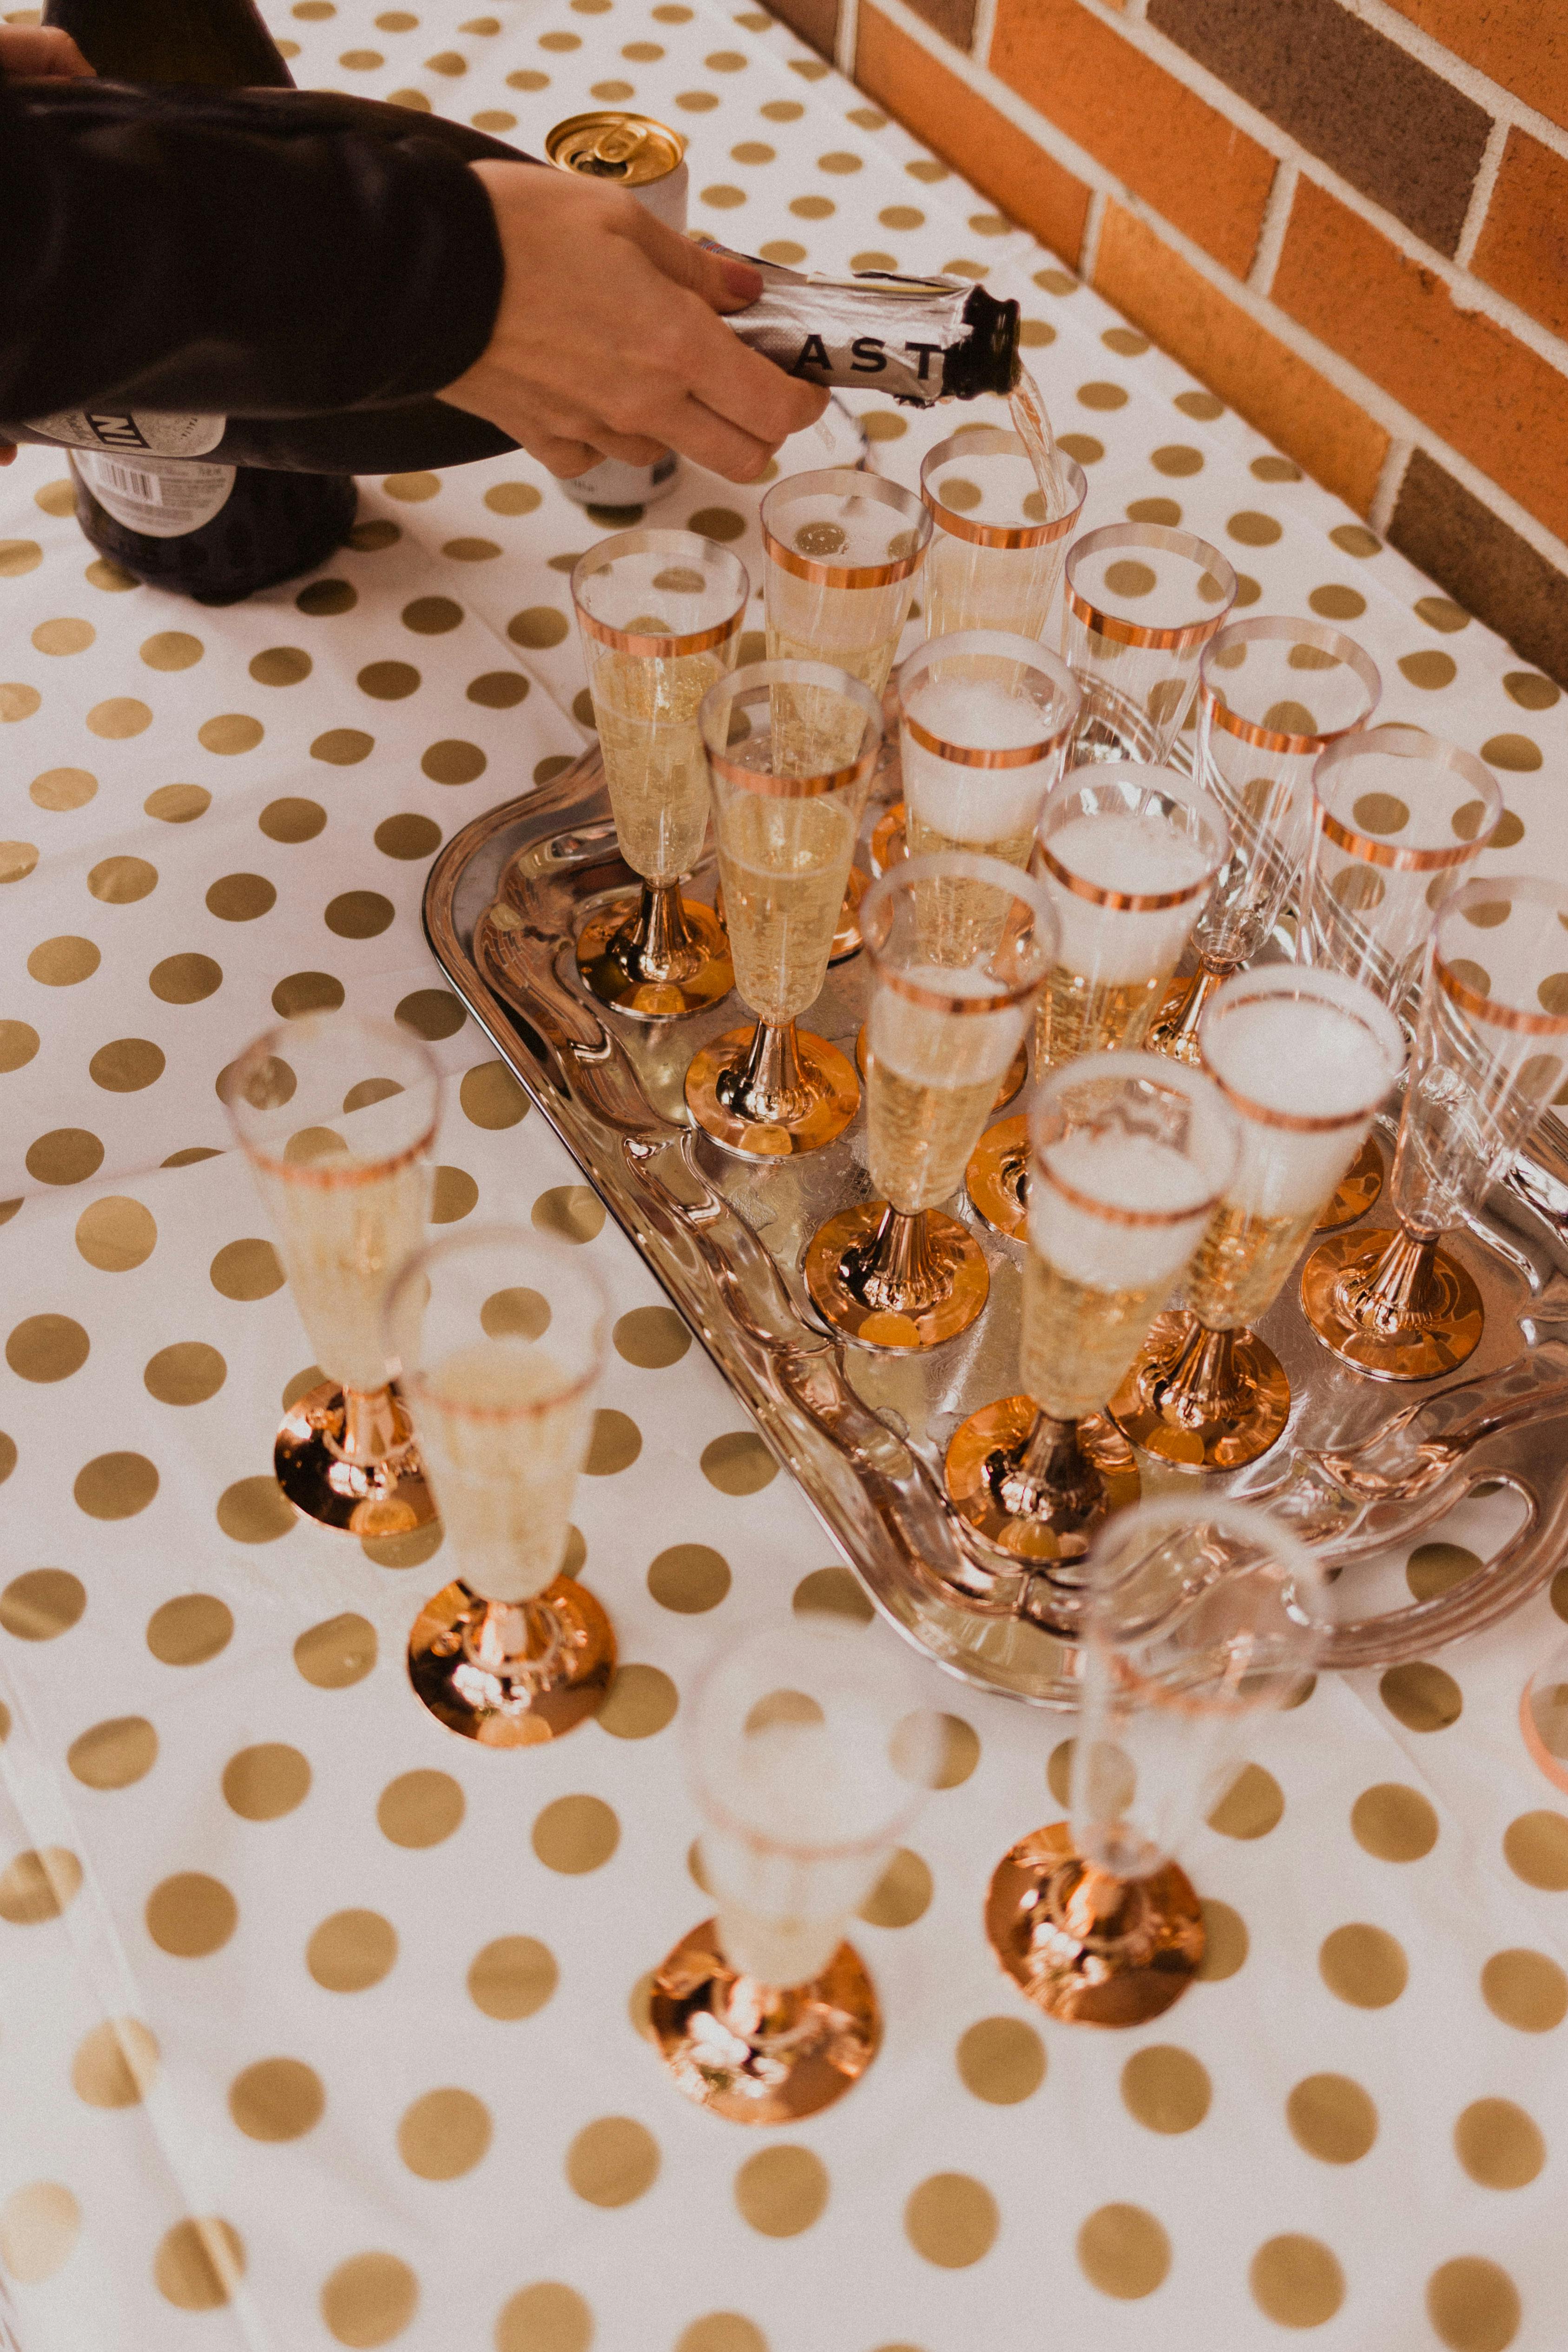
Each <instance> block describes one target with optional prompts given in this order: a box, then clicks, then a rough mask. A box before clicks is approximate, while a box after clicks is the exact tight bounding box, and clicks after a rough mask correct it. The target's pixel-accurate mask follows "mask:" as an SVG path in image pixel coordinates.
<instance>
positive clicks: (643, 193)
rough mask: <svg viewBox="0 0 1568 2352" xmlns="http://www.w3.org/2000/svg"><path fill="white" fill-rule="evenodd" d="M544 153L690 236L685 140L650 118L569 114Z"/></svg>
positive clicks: (608, 110)
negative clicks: (601, 182) (608, 186)
mask: <svg viewBox="0 0 1568 2352" xmlns="http://www.w3.org/2000/svg"><path fill="white" fill-rule="evenodd" d="M544 152H545V153H546V154H547V155H548V156H549V158H550V161H551V162H552V163H553V164H554V165H555V166H556V168H557V170H559V171H562V172H578V173H582V175H583V177H584V179H589V180H608V181H610V182H611V183H612V184H614V185H615V186H616V187H618V188H625V189H626V190H627V191H628V193H629V194H632V195H634V196H635V197H636V198H637V202H638V204H639V205H643V206H644V207H645V209H646V210H647V211H648V212H650V213H652V215H654V218H655V219H656V220H661V221H663V223H664V225H665V226H666V227H667V228H672V229H673V230H674V231H675V233H676V235H677V236H685V234H686V191H687V187H688V185H689V173H688V171H687V168H686V142H685V140H684V139H683V138H682V137H681V135H680V133H679V131H672V130H671V129H670V128H669V125H668V123H667V122H656V121H654V119H653V117H652V115H650V114H627V113H626V112H625V111H624V110H623V109H622V108H620V107H618V106H605V107H601V108H600V109H599V110H598V111H597V112H596V113H594V114H573V115H569V116H568V117H567V119H566V121H564V122H558V123H557V124H556V125H555V128H554V130H553V131H548V132H546V134H545V140H544Z"/></svg>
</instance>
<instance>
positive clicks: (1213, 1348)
mask: <svg viewBox="0 0 1568 2352" xmlns="http://www.w3.org/2000/svg"><path fill="white" fill-rule="evenodd" d="M1236 1341H1237V1334H1236V1332H1234V1331H1211V1330H1210V1329H1209V1328H1208V1326H1207V1325H1206V1324H1205V1323H1200V1322H1199V1321H1198V1320H1197V1318H1196V1317H1195V1316H1194V1318H1193V1326H1192V1329H1191V1330H1190V1332H1189V1333H1188V1334H1187V1337H1186V1339H1185V1340H1184V1342H1183V1346H1182V1351H1181V1353H1180V1355H1179V1356H1178V1357H1177V1358H1176V1360H1175V1361H1174V1363H1173V1364H1172V1365H1171V1366H1170V1367H1169V1369H1168V1370H1166V1371H1164V1372H1163V1373H1162V1374H1161V1376H1160V1380H1159V1383H1158V1393H1159V1399H1160V1411H1161V1412H1162V1414H1163V1417H1164V1418H1165V1420H1167V1421H1173V1422H1175V1423H1177V1424H1178V1425H1179V1426H1180V1427H1182V1428H1184V1429H1202V1428H1203V1427H1204V1426H1205V1424H1206V1423H1209V1422H1212V1421H1219V1420H1223V1419H1224V1418H1225V1417H1226V1414H1227V1413H1228V1412H1233V1411H1235V1410H1236V1409H1237V1407H1240V1406H1243V1405H1245V1403H1246V1402H1247V1398H1246V1392H1245V1391H1244V1388H1243V1385H1242V1382H1241V1381H1240V1379H1239V1377H1238V1375H1237V1369H1236Z"/></svg>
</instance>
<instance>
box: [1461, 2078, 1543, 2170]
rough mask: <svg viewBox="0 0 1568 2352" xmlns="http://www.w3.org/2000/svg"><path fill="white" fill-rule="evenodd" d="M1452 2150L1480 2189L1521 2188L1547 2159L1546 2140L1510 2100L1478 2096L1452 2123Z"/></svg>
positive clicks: (1521, 2109)
mask: <svg viewBox="0 0 1568 2352" xmlns="http://www.w3.org/2000/svg"><path fill="white" fill-rule="evenodd" d="M1454 2153H1455V2154H1456V2156H1457V2157H1458V2159H1459V2162H1460V2163H1461V2165H1463V2167H1464V2168H1465V2170H1466V2171H1467V2172H1468V2174H1469V2176H1470V2179H1472V2180H1475V2181H1479V2184H1480V2186H1481V2187H1482V2188H1483V2189H1523V2188H1526V2187H1528V2185H1529V2183H1530V2182H1531V2181H1532V2180H1533V2179H1535V2176H1536V2174H1537V2173H1538V2172H1539V2171H1540V2170H1541V2168H1542V2165H1543V2164H1544V2163H1545V2161H1546V2142H1545V2141H1544V2140H1543V2139H1542V2136H1541V2131H1540V2128H1539V2126H1537V2125H1536V2123H1535V2122H1534V2121H1533V2119H1532V2118H1531V2116H1527V2115H1526V2114H1525V2112H1524V2109H1523V2108H1522V2107H1516V2106H1515V2105H1514V2103H1513V2101H1512V2100H1511V2099H1477V2100H1475V2101H1473V2102H1472V2104H1471V2105H1469V2106H1468V2107H1467V2108H1466V2109H1465V2111H1464V2113H1463V2115H1462V2116H1460V2117H1459V2119H1458V2123H1457V2124H1456V2125H1455V2126H1454Z"/></svg>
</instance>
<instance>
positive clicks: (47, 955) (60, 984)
mask: <svg viewBox="0 0 1568 2352" xmlns="http://www.w3.org/2000/svg"><path fill="white" fill-rule="evenodd" d="M100 961H101V958H100V953H99V950H98V949H97V948H96V947H95V946H94V945H93V942H92V941H91V940H84V939H82V938H81V937H80V936H79V934H78V933H75V932H71V931H62V932H61V933H60V934H59V936H58V938H56V939H52V940H39V942H38V944H37V947H36V948H35V949H34V950H33V951H32V953H31V954H30V955H29V956H28V958H27V970H28V971H29V972H31V974H32V976H33V978H34V979H35V980H36V981H38V982H41V983H42V984H43V986H44V987H45V988H74V987H75V986H76V985H77V983H78V982H79V981H83V980H90V979H91V977H92V975H93V973H94V972H95V971H97V970H98V967H99V964H100Z"/></svg>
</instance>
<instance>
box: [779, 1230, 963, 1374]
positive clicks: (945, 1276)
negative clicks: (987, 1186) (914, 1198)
mask: <svg viewBox="0 0 1568 2352" xmlns="http://www.w3.org/2000/svg"><path fill="white" fill-rule="evenodd" d="M803 1271H804V1273H805V1286H806V1289H807V1290H808V1291H809V1292H810V1294H811V1301H812V1304H813V1306H814V1307H816V1311H817V1313H818V1314H819V1315H820V1316H822V1317H823V1318H824V1320H825V1321H826V1322H828V1323H830V1324H831V1325H832V1327H833V1328H834V1329H835V1330H836V1331H837V1332H839V1333H841V1334H842V1336H843V1337H844V1338H845V1339H853V1340H854V1341H856V1343H857V1344H858V1346H860V1347H862V1348H889V1349H898V1350H900V1351H904V1352H909V1353H913V1352H914V1351H916V1350H918V1349H926V1348H940V1347H941V1345H942V1341H943V1340H944V1339H956V1338H957V1336H958V1334H959V1333H960V1332H961V1331H967V1330H968V1328H969V1327H970V1325H971V1324H972V1323H973V1322H975V1321H977V1320H978V1318H979V1316H980V1313H981V1310H982V1309H983V1308H984V1305H985V1300H986V1297H987V1295H988V1294H989V1292H990V1288H991V1276H990V1273H989V1271H988V1269H987V1267H986V1264H985V1254H984V1251H983V1250H982V1249H981V1247H980V1245H979V1244H978V1243H977V1242H976V1241H975V1239H974V1237H973V1234H971V1233H969V1232H968V1231H967V1230H966V1229H965V1228H964V1227H963V1225H961V1224H960V1223H959V1222H958V1219H957V1218H956V1217H949V1216H946V1215H944V1214H943V1213H942V1210H940V1209H922V1210H921V1211H920V1212H919V1213H918V1214H917V1215H915V1216H912V1217H909V1216H900V1213H899V1212H898V1211H897V1210H896V1209H890V1208H889V1206H888V1203H887V1202H886V1201H863V1202H861V1203H860V1204H859V1206H858V1208H854V1209H841V1210H840V1211H839V1213H838V1214H837V1216H836V1217H829V1218H828V1220H827V1223H826V1224H825V1225H819V1226H818V1227H817V1229H816V1233H815V1234H813V1235H812V1237H811V1240H810V1241H809V1243H808V1244H806V1252H805V1263H804V1267H803Z"/></svg>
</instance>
